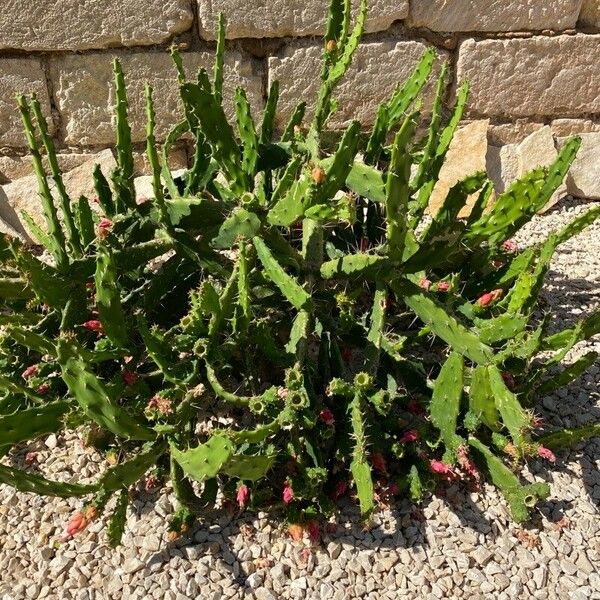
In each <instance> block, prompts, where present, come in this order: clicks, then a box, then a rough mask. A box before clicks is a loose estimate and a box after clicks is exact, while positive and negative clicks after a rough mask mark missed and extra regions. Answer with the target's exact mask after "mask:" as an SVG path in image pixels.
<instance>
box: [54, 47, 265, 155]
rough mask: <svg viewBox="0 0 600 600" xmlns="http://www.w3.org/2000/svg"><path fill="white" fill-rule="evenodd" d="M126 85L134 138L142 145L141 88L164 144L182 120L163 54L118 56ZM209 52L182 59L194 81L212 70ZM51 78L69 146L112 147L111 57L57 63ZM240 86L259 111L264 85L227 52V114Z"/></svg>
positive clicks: (243, 60) (173, 76) (173, 75)
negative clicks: (147, 89) (148, 90)
mask: <svg viewBox="0 0 600 600" xmlns="http://www.w3.org/2000/svg"><path fill="white" fill-rule="evenodd" d="M120 59H121V63H122V65H123V71H124V72H125V77H126V82H127V93H128V99H129V105H130V117H131V128H132V138H133V140H134V141H135V142H142V141H144V140H145V136H146V133H145V127H146V109H145V100H144V84H145V82H146V81H148V82H149V83H150V85H151V86H152V87H153V88H154V101H155V108H156V137H157V139H159V140H161V139H164V137H165V136H166V134H167V133H168V131H169V130H170V129H171V128H172V127H173V126H174V125H175V124H177V123H178V122H179V121H181V120H182V118H183V109H182V108H181V106H180V98H179V88H178V84H177V71H176V70H175V67H174V65H173V62H172V60H171V58H170V56H168V54H167V53H160V54H159V53H136V54H126V55H124V56H122V57H120ZM213 62H214V55H213V53H212V52H190V53H186V54H184V63H185V66H186V68H187V69H188V75H189V77H190V79H191V78H193V76H194V73H195V72H196V71H197V70H198V68H199V67H205V68H211V67H212V64H213ZM50 71H51V76H52V79H53V82H54V92H55V97H56V102H57V105H58V109H59V111H60V114H61V123H62V127H63V130H62V132H61V134H62V135H63V136H64V139H65V141H66V143H67V144H70V145H78V146H79V145H82V146H86V145H92V144H114V141H115V127H114V114H113V113H114V111H113V107H114V104H115V96H114V86H113V78H112V65H111V56H110V55H108V54H88V55H83V56H68V57H64V58H56V59H53V60H52V63H51V68H50ZM238 85H241V86H242V87H244V88H246V90H247V92H248V99H249V100H250V103H251V105H252V106H253V107H254V108H255V109H256V108H260V107H261V106H262V82H261V76H260V73H258V72H257V71H256V70H255V69H254V63H253V62H252V61H251V60H249V59H248V57H246V56H244V55H242V54H241V53H240V52H228V53H227V56H226V62H225V99H226V103H225V104H226V108H227V107H228V111H229V114H230V116H231V114H232V113H233V107H232V102H231V95H232V91H233V89H234V88H235V87H236V86H238Z"/></svg>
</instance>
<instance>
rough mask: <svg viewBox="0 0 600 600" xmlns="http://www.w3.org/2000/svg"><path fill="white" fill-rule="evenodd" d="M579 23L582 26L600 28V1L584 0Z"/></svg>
mask: <svg viewBox="0 0 600 600" xmlns="http://www.w3.org/2000/svg"><path fill="white" fill-rule="evenodd" d="M577 24H578V25H580V26H582V27H593V28H595V29H596V28H600V2H598V0H583V6H582V7H581V13H580V14H579V21H578V23H577Z"/></svg>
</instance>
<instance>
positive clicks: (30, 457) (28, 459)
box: [25, 452, 37, 465]
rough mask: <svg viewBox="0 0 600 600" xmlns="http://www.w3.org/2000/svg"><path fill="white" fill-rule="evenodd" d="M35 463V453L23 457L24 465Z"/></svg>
mask: <svg viewBox="0 0 600 600" xmlns="http://www.w3.org/2000/svg"><path fill="white" fill-rule="evenodd" d="M36 461H37V453H36V452H28V453H27V454H26V455H25V463H26V464H28V465H32V464H33V463H34V462H36Z"/></svg>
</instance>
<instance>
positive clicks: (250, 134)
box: [235, 87, 259, 177]
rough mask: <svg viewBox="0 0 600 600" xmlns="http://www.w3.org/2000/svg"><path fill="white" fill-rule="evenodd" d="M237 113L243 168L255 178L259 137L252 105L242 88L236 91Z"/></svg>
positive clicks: (249, 175)
mask: <svg viewBox="0 0 600 600" xmlns="http://www.w3.org/2000/svg"><path fill="white" fill-rule="evenodd" d="M235 113H236V119H237V126H238V131H239V133H240V139H241V141H242V144H243V152H242V168H243V169H244V171H245V173H246V175H247V176H248V177H254V175H255V173H256V164H257V162H258V143H259V141H258V135H257V134H256V126H255V125H254V120H253V119H252V113H251V110H250V103H249V102H248V97H247V96H246V92H245V91H244V90H243V89H242V88H239V87H238V88H236V90H235Z"/></svg>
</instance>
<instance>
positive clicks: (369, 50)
mask: <svg viewBox="0 0 600 600" xmlns="http://www.w3.org/2000/svg"><path fill="white" fill-rule="evenodd" d="M426 48H427V45H426V44H425V43H423V42H416V41H396V40H392V39H386V40H383V41H381V42H369V43H364V44H362V45H361V46H360V47H359V49H358V50H357V52H356V55H355V56H354V60H353V62H352V66H351V67H350V69H349V70H348V73H347V74H346V76H345V77H344V79H343V80H342V82H341V83H340V85H339V86H338V87H337V89H336V91H335V92H334V97H335V98H336V99H337V100H338V101H339V110H338V112H336V113H335V114H334V115H333V116H332V118H331V119H330V122H329V125H330V127H335V128H339V127H340V126H343V125H344V124H347V123H348V122H349V121H350V120H351V119H358V120H359V121H361V123H363V124H365V125H368V124H371V123H372V122H373V120H374V117H375V113H376V110H377V106H378V105H379V104H381V102H383V101H385V100H387V99H388V98H389V96H390V95H391V94H392V92H393V91H394V89H395V88H396V85H397V84H398V83H399V82H401V81H404V80H405V79H406V78H407V77H408V76H409V75H410V74H411V73H412V70H413V68H414V67H415V65H416V64H417V62H418V61H419V59H420V58H421V56H422V54H423V52H425V49H426ZM320 68H321V46H320V45H314V44H312V45H308V44H302V43H297V44H293V45H290V46H288V47H286V48H285V49H284V50H283V52H282V53H281V54H280V55H279V56H273V57H271V58H269V81H270V82H271V81H273V80H274V79H278V80H279V81H280V83H281V94H280V101H279V112H278V115H277V125H278V127H282V126H283V125H285V122H286V120H287V119H288V118H289V116H290V114H291V113H292V111H293V109H294V107H295V106H296V104H297V103H298V102H300V101H301V100H305V101H307V102H308V107H309V109H310V108H312V107H313V106H314V103H315V99H316V97H317V94H318V90H319V84H320V79H319V77H318V74H319V73H320ZM432 82H433V78H432ZM432 87H433V83H431V84H430V85H429V88H428V89H429V92H426V93H425V98H426V99H427V101H428V102H429V104H427V105H426V107H425V112H427V109H428V107H429V106H430V103H431V90H432ZM311 117H312V113H310V112H309V110H307V115H306V117H305V122H308V121H309V119H310V118H311Z"/></svg>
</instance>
